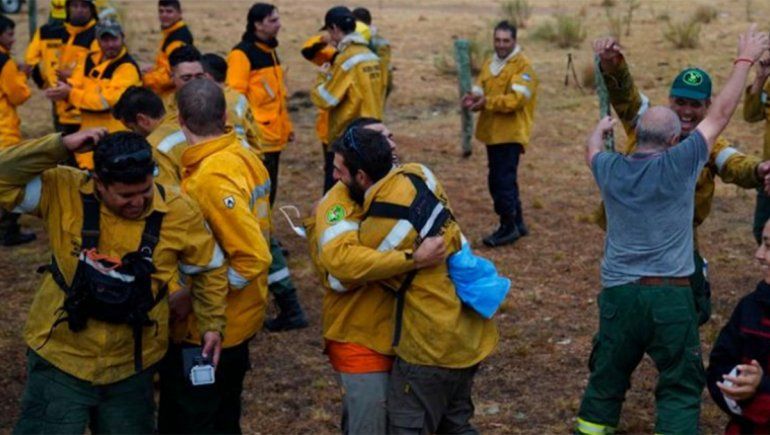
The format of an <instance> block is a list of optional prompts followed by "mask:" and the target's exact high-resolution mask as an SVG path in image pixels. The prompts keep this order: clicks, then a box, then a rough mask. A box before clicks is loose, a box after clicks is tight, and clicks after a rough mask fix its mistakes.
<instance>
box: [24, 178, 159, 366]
mask: <svg viewBox="0 0 770 435" xmlns="http://www.w3.org/2000/svg"><path fill="white" fill-rule="evenodd" d="M158 190H159V191H160V193H161V196H163V197H165V192H164V190H163V187H162V186H160V185H158ZM81 197H82V200H83V227H82V230H81V237H82V245H81V252H80V254H79V256H78V265H77V268H76V269H75V276H74V278H73V279H72V284H71V285H69V284H67V281H66V280H65V278H64V275H63V274H62V272H61V270H60V269H59V266H58V264H57V263H56V258H55V257H53V256H52V257H51V264H50V265H47V266H43V267H41V268H40V269H39V270H38V272H41V273H42V272H45V271H48V272H50V273H51V277H52V278H53V280H54V281H55V282H56V284H57V285H58V286H59V288H61V289H62V291H64V293H65V294H66V298H65V299H64V305H63V306H62V307H61V308H59V310H58V311H59V318H58V319H57V320H56V321H55V322H54V324H53V325H52V326H51V330H50V331H49V333H48V337H47V338H46V340H45V342H43V344H42V345H40V347H39V348H38V349H40V348H42V347H43V346H45V344H46V343H48V340H49V339H50V338H51V334H52V333H53V330H54V328H56V326H58V325H59V324H60V323H62V322H67V324H68V326H69V328H70V330H71V331H72V332H79V331H82V330H83V329H85V327H86V324H87V322H88V319H89V318H92V319H95V320H99V321H102V322H107V323H112V324H118V325H128V326H129V327H131V329H132V331H133V338H134V366H135V368H136V371H137V372H140V371H142V368H143V367H142V331H143V328H145V327H149V326H155V327H156V333H157V321H153V320H151V319H150V317H149V312H150V311H151V310H152V309H153V308H154V307H155V306H156V305H157V304H158V302H160V301H161V300H162V299H163V298H164V297H165V295H166V291H167V286H165V285H164V286H163V287H162V288H160V289H159V290H158V294H157V296H153V294H152V274H153V273H154V272H155V266H154V265H153V263H152V254H153V251H154V250H155V247H156V246H157V244H158V240H159V236H160V229H161V225H162V223H163V213H160V212H158V211H153V212H152V213H151V214H150V216H148V217H147V219H145V224H144V231H143V232H142V240H141V242H140V244H139V249H138V250H136V251H134V252H129V253H128V254H125V255H124V256H123V258H121V259H120V260H115V259H109V258H107V257H105V256H103V255H100V254H99V253H98V251H97V248H98V245H99V201H98V200H97V199H96V197H95V196H94V195H93V194H83V195H81ZM65 314H66V316H65Z"/></svg>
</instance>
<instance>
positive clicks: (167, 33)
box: [160, 20, 186, 39]
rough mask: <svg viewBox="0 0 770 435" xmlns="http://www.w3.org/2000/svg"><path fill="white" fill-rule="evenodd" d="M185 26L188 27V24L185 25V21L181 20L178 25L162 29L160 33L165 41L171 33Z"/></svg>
mask: <svg viewBox="0 0 770 435" xmlns="http://www.w3.org/2000/svg"><path fill="white" fill-rule="evenodd" d="M184 26H186V24H185V23H184V20H179V21H177V22H176V23H174V24H172V25H171V26H169V27H168V28H167V29H161V30H160V32H161V33H162V34H163V39H166V38H167V37H168V35H170V34H171V32H173V31H175V30H178V29H181V28H182V27H184Z"/></svg>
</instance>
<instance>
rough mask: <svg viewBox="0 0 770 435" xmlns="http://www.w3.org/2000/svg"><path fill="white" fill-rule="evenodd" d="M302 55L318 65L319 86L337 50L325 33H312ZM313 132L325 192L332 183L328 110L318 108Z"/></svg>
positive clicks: (332, 167) (317, 83)
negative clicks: (318, 147)
mask: <svg viewBox="0 0 770 435" xmlns="http://www.w3.org/2000/svg"><path fill="white" fill-rule="evenodd" d="M301 53H302V57H304V58H305V60H308V61H310V62H311V63H313V65H315V66H316V67H318V74H317V76H316V83H315V86H316V87H317V86H320V85H321V84H322V83H324V82H325V81H326V79H327V73H328V71H329V68H330V67H331V63H332V61H333V60H334V56H335V55H336V54H337V50H336V49H335V48H334V47H333V46H332V45H331V44H329V42H328V37H326V36H325V35H314V36H311V37H310V38H308V39H307V40H306V41H305V43H304V44H303V45H302V50H301ZM315 132H316V136H317V137H318V140H320V141H321V147H322V149H323V154H324V188H323V191H324V193H326V192H327V191H329V189H331V187H332V186H333V185H334V178H333V177H332V170H333V169H334V165H333V160H334V153H333V152H332V151H331V149H330V146H329V137H328V136H329V111H328V110H325V109H320V108H319V109H318V113H317V114H316V121H315Z"/></svg>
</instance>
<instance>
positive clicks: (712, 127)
mask: <svg viewBox="0 0 770 435" xmlns="http://www.w3.org/2000/svg"><path fill="white" fill-rule="evenodd" d="M756 27H757V26H756V24H752V25H751V27H749V30H747V31H746V33H744V34H742V35H741V36H740V37H739V38H738V57H737V58H736V59H735V62H733V69H732V72H731V73H730V77H729V78H728V79H727V83H725V86H724V88H722V92H720V93H719V96H718V97H716V98H715V99H714V103H713V104H712V105H711V108H710V109H709V112H708V114H707V115H706V118H705V119H704V120H703V121H701V122H700V124H698V127H697V130H698V131H699V132H700V133H701V134H702V135H703V137H704V138H705V139H706V144H707V145H708V149H709V152H711V148H712V147H713V145H714V142H715V141H716V139H717V137H719V134H720V133H722V130H724V129H725V127H726V126H727V123H728V122H730V118H731V117H732V116H733V113H734V112H735V108H736V107H738V102H739V101H740V99H741V94H743V89H744V86H745V85H746V78H747V77H748V74H749V70H750V69H751V65H753V64H754V62H756V61H757V60H759V58H760V56H762V53H764V52H765V51H766V50H767V49H768V48H770V39H768V35H767V33H764V32H761V33H760V32H757V30H756Z"/></svg>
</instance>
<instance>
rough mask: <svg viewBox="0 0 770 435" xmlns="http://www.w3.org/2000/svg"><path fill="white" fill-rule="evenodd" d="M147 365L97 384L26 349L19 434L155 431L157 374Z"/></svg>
mask: <svg viewBox="0 0 770 435" xmlns="http://www.w3.org/2000/svg"><path fill="white" fill-rule="evenodd" d="M154 373H155V370H154V369H147V370H145V371H143V372H141V373H138V374H136V375H133V376H131V377H129V378H127V379H124V380H122V381H119V382H116V383H114V384H109V385H98V386H97V385H93V384H91V383H90V382H86V381H83V380H81V379H78V378H76V377H74V376H71V375H69V374H67V373H64V372H63V371H61V370H59V369H57V368H56V367H54V366H53V365H51V364H50V363H48V362H47V361H46V360H44V359H43V358H42V357H40V355H38V354H36V353H35V352H33V351H31V350H30V351H28V352H27V385H26V387H25V388H24V394H23V395H22V399H21V416H20V417H19V421H18V423H17V424H16V427H15V428H14V430H13V433H14V434H51V433H55V434H78V435H82V434H83V433H85V431H86V426H88V427H89V428H90V430H91V433H95V434H101V433H120V434H148V433H153V432H154V431H155V401H154V399H153V388H152V377H153V375H154Z"/></svg>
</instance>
